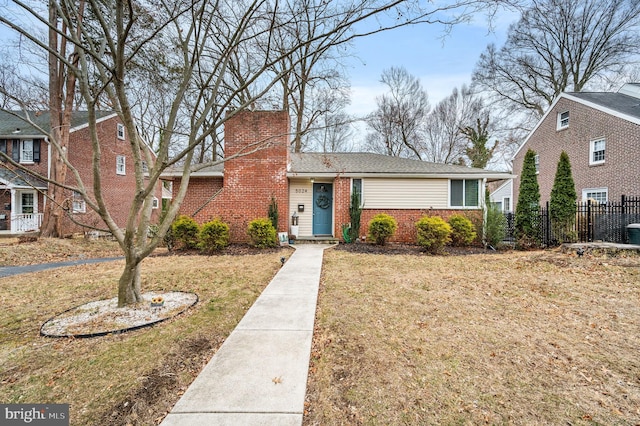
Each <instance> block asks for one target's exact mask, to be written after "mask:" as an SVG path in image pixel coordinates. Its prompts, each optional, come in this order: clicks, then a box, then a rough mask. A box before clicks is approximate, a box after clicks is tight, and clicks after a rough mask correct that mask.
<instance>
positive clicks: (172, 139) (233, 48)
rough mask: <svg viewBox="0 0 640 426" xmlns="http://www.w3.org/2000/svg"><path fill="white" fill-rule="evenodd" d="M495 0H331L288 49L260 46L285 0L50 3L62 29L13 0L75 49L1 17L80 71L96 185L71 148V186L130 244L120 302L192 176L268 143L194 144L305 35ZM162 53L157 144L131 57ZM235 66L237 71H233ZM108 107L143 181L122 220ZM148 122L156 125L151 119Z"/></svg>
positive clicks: (411, 19) (270, 76)
mask: <svg viewBox="0 0 640 426" xmlns="http://www.w3.org/2000/svg"><path fill="white" fill-rule="evenodd" d="M324 3H333V2H326V1H325V0H318V1H317V2H316V3H314V4H316V6H317V8H318V10H321V7H320V6H321V5H322V4H324ZM487 3H491V4H494V2H489V1H487V2H484V1H480V0H459V1H458V2H455V3H451V4H449V5H447V6H444V7H440V8H439V7H437V6H430V5H428V4H423V3H422V2H417V1H416V2H413V1H401V0H391V1H381V0H358V1H353V2H336V6H335V7H331V8H327V9H326V12H324V15H322V14H321V15H314V19H315V20H316V21H317V20H321V21H322V22H323V23H324V26H323V27H322V28H320V29H319V30H318V31H317V32H315V33H314V34H313V35H307V36H306V37H303V38H302V39H301V40H300V41H299V43H294V44H293V45H291V46H289V48H288V50H286V51H277V50H274V49H269V48H266V49H265V48H264V46H270V45H272V43H273V39H272V36H273V34H274V33H275V31H276V29H277V28H279V27H282V26H287V25H289V23H290V21H291V18H292V17H291V16H290V15H291V10H290V9H289V8H287V7H285V6H284V5H283V4H282V3H281V2H275V3H274V2H267V1H261V0H255V1H251V0H240V1H238V0H233V1H231V0H211V1H207V0H178V1H171V2H165V1H159V2H145V1H140V2H133V1H132V0H114V1H113V2H96V1H94V0H89V1H87V3H86V8H85V10H82V9H81V8H80V7H79V6H78V4H77V3H76V1H73V0H50V1H49V8H53V9H55V11H56V14H57V16H58V18H59V19H60V22H61V23H62V24H63V25H65V26H66V28H67V31H65V32H62V31H59V29H58V30H56V28H55V27H54V26H53V25H52V24H51V23H50V21H49V19H48V15H47V14H46V13H45V14H44V15H43V14H42V12H40V9H39V8H38V7H35V6H33V5H31V3H24V2H17V1H16V3H15V7H16V8H19V9H20V10H21V12H22V13H24V14H27V15H29V16H30V17H31V18H32V19H33V20H35V21H36V22H39V23H40V24H41V25H43V26H46V27H47V28H50V29H52V30H54V31H56V32H57V35H58V37H61V38H63V39H64V40H65V42H66V43H67V45H68V46H70V50H71V51H73V52H75V53H74V55H73V57H72V58H69V57H67V56H65V55H63V54H61V53H60V51H59V49H54V48H53V47H52V46H49V45H48V43H44V42H42V41H41V40H39V39H38V38H37V37H35V36H33V34H32V31H31V28H30V27H27V26H20V24H19V23H18V22H16V21H15V20H13V19H11V16H10V15H8V14H4V13H3V14H0V24H2V25H4V26H6V27H8V28H10V29H12V30H14V31H16V32H18V33H19V34H20V35H21V37H24V38H26V39H28V40H30V41H31V42H32V43H34V44H35V45H36V46H37V47H38V48H39V49H41V51H44V52H46V54H47V55H53V56H55V58H56V60H57V61H59V62H60V63H62V64H64V66H65V67H66V72H68V73H71V74H73V75H74V76H75V79H76V84H77V90H78V93H79V95H80V97H81V104H82V106H83V107H84V108H86V109H87V113H88V117H89V133H90V134H91V136H92V138H91V147H92V155H93V157H92V161H93V175H92V181H91V183H90V186H87V184H88V183H87V182H84V181H83V179H82V178H81V176H80V173H79V172H78V170H77V169H76V168H75V167H74V164H71V163H70V162H69V161H68V159H67V158H66V157H64V156H63V157H62V159H63V161H64V162H65V165H66V166H67V168H68V172H69V173H70V174H71V175H72V176H73V179H74V182H75V183H74V184H73V185H68V188H67V189H71V190H73V191H76V192H77V193H78V194H80V195H81V196H82V198H83V199H84V201H85V203H86V205H87V206H88V207H89V208H91V209H92V210H93V211H95V212H97V214H98V215H99V216H100V218H101V219H102V221H103V222H104V224H105V226H106V227H107V229H108V230H109V231H110V232H111V234H112V235H113V236H114V237H115V239H116V240H117V241H118V243H119V245H120V247H121V249H122V250H123V252H124V256H125V267H124V270H123V272H122V275H121V277H120V279H119V283H118V305H119V306H125V305H129V304H133V303H136V302H138V301H140V300H141V299H142V295H141V283H140V263H141V262H142V260H143V259H144V258H145V257H147V256H148V255H149V254H150V253H151V252H152V251H153V250H154V249H155V247H156V246H157V245H158V244H159V243H160V241H161V238H162V236H163V235H164V234H165V233H166V231H167V230H168V228H169V226H170V225H171V222H172V221H173V219H174V218H175V216H176V214H177V212H178V209H179V208H180V205H181V203H182V201H183V199H184V196H185V194H186V191H187V188H188V184H189V179H190V176H191V173H192V172H194V171H197V170H200V169H202V168H204V167H207V166H211V165H215V164H218V163H219V162H221V161H225V160H229V159H231V158H235V157H236V156H239V155H246V154H249V153H251V152H255V151H256V150H259V149H261V148H262V147H263V146H264V145H265V144H266V141H258V142H256V143H253V144H251V145H248V146H246V147H245V148H244V149H243V150H241V151H240V152H239V153H237V154H235V155H234V156H229V155H227V156H226V157H225V158H224V159H218V160H212V161H208V162H197V161H195V160H196V153H197V150H196V148H197V147H200V146H202V144H203V141H205V140H207V139H208V140H212V137H213V135H215V134H217V132H218V131H219V130H220V129H221V128H222V126H223V125H224V123H225V121H226V120H227V119H228V118H229V117H232V116H233V115H234V114H235V112H237V111H238V110H240V109H243V108H250V107H251V105H252V104H254V103H255V102H260V101H263V100H264V99H266V98H267V97H268V95H269V94H270V93H272V92H273V91H274V89H275V88H276V87H277V86H278V85H280V84H281V79H282V78H283V75H285V73H284V72H277V73H274V72H273V68H274V65H275V64H277V63H280V61H282V59H283V58H284V57H285V56H286V55H291V53H292V52H293V51H294V50H296V51H297V49H299V48H300V47H301V46H302V45H304V44H306V43H309V42H321V41H322V40H327V43H328V44H329V45H330V44H343V43H346V42H347V41H348V40H349V38H350V37H351V38H352V37H357V36H363V35H365V34H358V33H355V32H353V33H352V34H351V35H350V36H349V37H346V38H343V37H338V38H336V34H340V33H341V32H343V31H344V29H345V28H352V27H353V25H354V24H355V23H357V22H359V21H362V20H364V19H368V18H371V17H374V16H376V15H378V14H381V13H392V14H395V13H397V19H395V20H394V21H393V22H392V23H391V24H390V25H388V26H387V27H385V28H380V29H377V30H376V31H382V30H384V29H386V28H392V27H397V26H401V25H409V24H413V23H420V22H432V21H441V20H442V19H443V18H442V16H443V14H444V15H447V16H449V15H450V14H451V13H453V12H454V11H455V10H456V9H457V8H458V10H459V12H460V13H462V14H464V13H468V12H470V11H471V10H472V8H473V7H479V6H482V5H485V4H487ZM423 6H424V7H426V8H427V9H423V8H422V7H423ZM298 18H299V19H302V20H304V19H309V18H305V17H304V15H300V16H296V19H298ZM458 19H459V17H452V18H451V19H450V20H449V22H450V23H452V22H457V20H458ZM309 24H311V23H309ZM52 27H53V28H52ZM332 40H333V41H332ZM320 44H321V45H322V43H320ZM154 51H155V52H165V53H167V55H166V59H165V60H157V61H155V62H154V63H153V67H155V71H154V72H152V73H149V76H154V75H156V76H160V77H161V78H163V79H166V81H160V82H159V83H158V84H159V87H160V86H161V87H162V88H163V89H164V90H165V93H164V94H163V96H164V99H163V102H164V105H162V108H164V110H163V111H161V112H160V113H159V114H157V117H159V118H160V122H159V123H153V125H155V126H157V127H156V128H157V129H158V131H157V132H153V134H154V144H153V149H152V147H151V146H150V145H149V144H147V143H145V142H144V140H143V139H142V137H141V136H140V132H138V128H137V123H136V120H135V117H136V109H137V108H144V106H143V104H142V103H141V102H138V103H134V100H135V99H136V98H135V97H133V96H132V95H131V92H130V88H131V87H130V86H131V84H132V83H133V81H134V79H133V77H132V65H133V64H139V63H143V62H144V60H145V59H146V58H148V57H149V56H145V55H148V54H149V53H150V52H154ZM169 53H170V54H169ZM312 53H313V52H308V53H306V54H303V55H301V56H299V57H298V59H295V60H294V62H293V63H291V65H290V67H289V68H288V69H285V70H282V71H289V70H290V69H291V68H292V67H294V66H297V65H299V64H300V62H302V61H303V60H306V59H308V57H309V56H310V55H312ZM158 56H159V55H158ZM234 67H237V68H238V69H237V70H234V69H233V68H234ZM234 71H237V72H234ZM167 81H170V82H171V84H167V83H166V82H167ZM104 107H109V108H112V109H114V110H115V111H116V112H117V113H118V115H119V117H120V120H121V121H122V122H123V123H124V126H125V127H126V131H127V134H128V135H129V138H130V146H129V153H128V156H130V157H131V158H132V159H133V172H134V175H135V180H136V188H135V191H133V192H132V194H131V204H130V207H129V210H128V219H127V222H126V224H125V226H124V227H123V228H122V227H121V225H120V224H118V223H116V222H115V220H114V219H113V217H112V215H111V212H110V210H109V208H108V206H107V205H106V203H105V199H104V196H103V188H102V178H103V177H102V176H101V170H100V167H99V163H100V158H101V146H100V141H99V140H98V137H97V127H96V120H97V112H98V110H99V109H101V108H104ZM145 119H146V117H145ZM143 123H144V124H145V125H149V124H151V123H152V120H145V121H143ZM50 139H51V144H52V146H53V149H55V150H58V151H60V152H63V151H64V150H63V147H62V146H61V145H60V143H59V141H58V140H57V139H56V138H53V137H52V138H50ZM205 145H206V143H205ZM176 166H180V167H181V170H182V176H181V182H182V184H181V185H180V189H179V191H178V192H177V194H175V197H174V199H173V200H172V203H171V204H170V206H169V207H168V210H167V213H166V215H165V216H164V217H163V219H162V221H161V222H160V223H159V224H158V233H157V234H156V235H154V236H153V237H149V233H148V230H149V225H150V217H151V212H152V206H153V195H154V191H155V188H156V187H157V185H158V182H159V178H160V175H161V173H163V171H165V170H166V169H167V168H168V167H176Z"/></svg>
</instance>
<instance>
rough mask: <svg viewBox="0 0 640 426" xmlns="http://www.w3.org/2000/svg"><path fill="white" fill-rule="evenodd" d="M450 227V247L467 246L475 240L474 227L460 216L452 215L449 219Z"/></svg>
mask: <svg viewBox="0 0 640 426" xmlns="http://www.w3.org/2000/svg"><path fill="white" fill-rule="evenodd" d="M449 226H450V227H451V245H453V246H455V247H462V246H468V245H469V244H471V243H472V242H473V240H475V239H476V236H477V234H476V231H475V227H474V226H473V223H472V222H471V220H469V219H468V218H467V217H466V216H463V215H461V214H454V215H453V216H451V217H450V218H449Z"/></svg>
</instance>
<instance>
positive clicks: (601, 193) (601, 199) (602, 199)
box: [582, 188, 609, 204]
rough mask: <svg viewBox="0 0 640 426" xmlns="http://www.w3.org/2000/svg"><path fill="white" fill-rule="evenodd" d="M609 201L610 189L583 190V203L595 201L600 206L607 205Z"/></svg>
mask: <svg viewBox="0 0 640 426" xmlns="http://www.w3.org/2000/svg"><path fill="white" fill-rule="evenodd" d="M608 200H609V190H608V188H587V189H583V190H582V201H594V202H596V203H598V204H606V203H607V201H608Z"/></svg>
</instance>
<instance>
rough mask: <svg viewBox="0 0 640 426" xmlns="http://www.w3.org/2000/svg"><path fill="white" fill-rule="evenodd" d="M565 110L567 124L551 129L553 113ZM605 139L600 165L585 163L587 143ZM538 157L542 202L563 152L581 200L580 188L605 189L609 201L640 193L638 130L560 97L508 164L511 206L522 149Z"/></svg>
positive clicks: (555, 121)
mask: <svg viewBox="0 0 640 426" xmlns="http://www.w3.org/2000/svg"><path fill="white" fill-rule="evenodd" d="M565 111H569V126H568V128H566V129H563V130H556V127H557V124H556V123H557V115H558V114H559V113H562V112H565ZM599 138H605V140H606V152H605V155H606V158H605V163H604V164H600V165H589V153H590V142H591V141H592V140H595V139H599ZM529 148H530V149H532V150H533V151H535V152H536V153H537V154H538V155H539V158H540V167H539V174H538V184H539V185H540V198H541V203H542V204H543V205H544V203H545V202H546V201H548V200H549V199H550V196H551V188H552V187H553V180H554V178H555V174H556V168H557V165H558V160H559V159H560V153H561V152H562V151H563V150H564V151H566V152H567V154H568V155H569V160H570V161H571V171H572V174H573V179H574V182H575V185H576V192H577V193H578V200H579V201H580V200H581V197H582V190H583V189H585V188H601V187H606V188H608V190H609V193H608V195H609V200H612V201H614V200H615V201H617V200H620V197H621V196H622V195H632V196H636V195H640V179H638V176H640V126H639V125H637V124H634V123H630V122H629V121H626V120H623V119H621V118H618V117H615V116H613V115H610V114H606V113H604V112H601V111H598V110H596V109H593V108H590V107H588V106H586V105H583V104H581V103H579V102H575V101H572V100H569V99H565V98H561V99H560V100H559V101H558V102H557V103H556V105H555V106H554V108H553V110H551V111H550V112H549V114H547V116H546V117H545V119H544V120H543V121H542V123H540V126H538V128H537V129H536V131H535V132H534V133H533V134H532V135H531V136H530V137H529V140H528V141H527V144H526V145H525V146H524V147H523V148H522V149H521V150H520V152H518V154H517V155H516V156H515V158H514V161H513V172H514V174H516V175H518V177H517V178H516V179H515V180H514V194H513V195H514V206H515V205H516V203H517V197H518V191H519V188H520V174H521V173H522V163H523V161H524V156H525V154H526V152H527V149H529Z"/></svg>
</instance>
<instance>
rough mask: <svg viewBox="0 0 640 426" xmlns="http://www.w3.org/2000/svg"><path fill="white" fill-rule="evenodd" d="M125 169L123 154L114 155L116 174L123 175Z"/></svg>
mask: <svg viewBox="0 0 640 426" xmlns="http://www.w3.org/2000/svg"><path fill="white" fill-rule="evenodd" d="M126 171H127V169H126V157H125V156H124V155H118V156H116V174H118V175H124V174H126Z"/></svg>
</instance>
